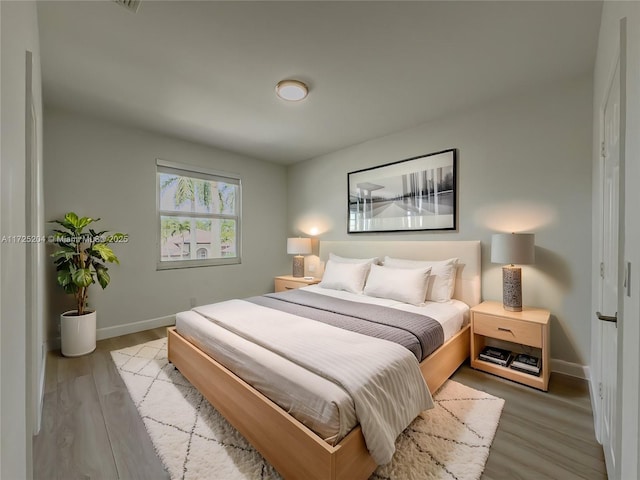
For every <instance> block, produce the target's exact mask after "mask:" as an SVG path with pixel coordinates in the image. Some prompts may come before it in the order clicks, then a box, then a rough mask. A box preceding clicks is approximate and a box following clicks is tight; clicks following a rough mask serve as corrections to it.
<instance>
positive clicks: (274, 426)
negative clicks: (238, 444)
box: [167, 242, 480, 480]
mask: <svg viewBox="0 0 640 480" xmlns="http://www.w3.org/2000/svg"><path fill="white" fill-rule="evenodd" d="M341 244H348V245H341ZM355 244H357V245H359V247H356V248H357V250H356V251H357V252H358V254H357V255H353V254H349V252H350V251H351V249H352V248H354V247H355ZM370 244H373V245H370ZM399 244H400V245H401V246H399ZM436 244H437V245H436ZM425 245H428V246H429V247H428V248H427V249H425ZM392 246H393V248H391V247H392ZM432 246H434V247H437V248H436V249H435V250H436V251H437V252H436V253H433V251H432V250H431V247H432ZM454 246H455V247H454ZM323 247H324V249H323ZM342 247H344V248H342ZM385 247H386V248H385ZM396 248H399V250H396ZM413 249H417V253H416V254H415V255H414V254H412V253H411V252H412V251H413ZM425 250H426V251H425ZM329 251H332V252H335V253H336V254H338V255H341V254H342V255H343V256H358V257H365V256H369V253H367V252H380V253H374V254H373V255H371V256H379V255H389V256H392V257H393V256H397V257H398V258H414V259H430V260H441V259H445V258H450V257H454V256H455V257H458V258H459V259H460V263H461V267H460V269H459V271H458V277H459V278H458V279H457V281H456V290H455V292H454V298H458V299H461V300H464V301H465V303H468V304H469V305H470V306H474V305H476V304H478V303H479V302H480V287H479V285H480V242H324V245H321V252H320V257H321V259H322V258H326V257H324V255H325V254H326V255H328V252H329ZM396 251H397V252H398V254H396V253H394V252H396ZM469 330H470V328H469V325H467V326H465V327H464V328H463V329H462V330H461V331H459V332H458V333H457V334H456V335H454V336H453V337H452V338H450V339H449V340H448V341H447V342H446V343H445V344H444V345H442V346H441V347H440V348H439V349H438V350H436V351H435V352H433V353H432V354H431V355H430V356H429V357H427V358H426V359H425V360H423V361H422V362H421V363H420V369H421V371H422V375H423V376H424V378H425V381H426V382H427V385H428V386H429V389H430V391H431V392H435V391H436V390H437V389H438V388H439V387H440V386H441V385H442V384H443V383H444V382H445V381H446V380H447V379H448V378H449V377H450V376H451V374H453V372H455V370H456V369H457V368H458V367H459V366H460V364H462V362H464V360H465V359H466V358H467V357H468V356H469V346H470V335H469ZM167 336H168V358H169V361H170V362H171V363H173V364H174V366H176V367H177V368H178V370H180V372H181V373H182V374H183V375H184V376H185V377H186V378H187V379H188V380H189V381H190V382H191V384H192V385H193V386H194V387H196V388H197V389H198V390H199V391H200V393H202V394H203V395H204V397H205V398H206V399H207V400H209V402H211V404H212V405H213V406H214V407H215V408H216V409H217V410H218V411H219V412H220V413H221V414H222V415H223V416H224V417H225V418H226V419H227V420H228V421H229V423H231V424H232V425H233V426H234V427H235V428H236V429H237V430H238V431H239V432H240V433H241V434H242V435H243V436H244V437H245V438H246V439H247V440H248V441H249V442H250V443H251V444H252V445H253V446H254V447H255V448H256V450H257V451H259V452H260V453H261V454H262V455H263V456H264V458H265V459H266V460H267V461H268V462H269V463H271V465H273V467H274V468H275V469H276V470H277V471H278V472H279V473H280V474H281V475H282V476H283V477H284V478H285V479H293V480H299V479H305V480H306V479H310V480H358V479H366V478H368V477H369V476H370V475H371V473H373V471H374V470H375V469H376V467H377V465H376V463H375V462H374V460H373V459H372V458H371V456H370V455H369V452H368V450H367V447H366V444H365V441H364V437H363V435H362V431H361V429H360V427H359V426H358V427H356V428H354V429H353V430H352V431H351V432H350V433H349V434H348V435H347V436H346V437H345V438H343V439H342V441H341V442H340V443H338V444H337V445H335V446H332V445H329V444H328V443H326V442H325V441H324V440H322V439H321V438H320V437H319V436H318V435H316V434H315V433H314V432H313V431H311V430H310V429H309V428H307V427H306V426H305V425H303V424H302V423H300V422H299V421H298V420H296V419H295V418H294V417H292V416H291V415H289V414H288V413H287V412H286V411H284V410H283V409H282V408H280V407H279V406H278V405H277V404H275V403H274V402H272V401H271V400H269V399H268V398H267V397H265V396H264V395H263V394H261V393H260V392H259V391H258V390H256V389H255V388H253V387H252V386H251V385H249V384H248V383H246V382H245V381H243V380H242V379H241V378H239V377H237V376H236V375H235V374H233V373H232V372H231V371H229V370H228V369H227V368H226V367H224V366H223V365H221V364H220V363H218V362H217V361H215V360H214V359H213V358H211V357H210V356H209V355H207V354H206V353H204V352H202V351H201V350H200V349H199V348H198V347H196V346H195V345H193V344H192V343H190V342H189V341H187V340H186V339H184V338H183V337H182V336H181V335H180V334H179V333H178V332H177V331H176V329H175V327H170V328H169V330H168V335H167Z"/></svg>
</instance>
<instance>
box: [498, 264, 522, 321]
mask: <svg viewBox="0 0 640 480" xmlns="http://www.w3.org/2000/svg"><path fill="white" fill-rule="evenodd" d="M502 305H503V307H504V309H505V310H508V311H510V312H521V311H522V269H521V268H520V267H514V266H508V267H502Z"/></svg>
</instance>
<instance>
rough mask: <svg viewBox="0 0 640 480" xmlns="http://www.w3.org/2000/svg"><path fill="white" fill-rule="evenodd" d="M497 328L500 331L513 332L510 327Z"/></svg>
mask: <svg viewBox="0 0 640 480" xmlns="http://www.w3.org/2000/svg"><path fill="white" fill-rule="evenodd" d="M498 330H499V331H500V332H509V333H513V332H512V331H511V329H510V328H504V327H498Z"/></svg>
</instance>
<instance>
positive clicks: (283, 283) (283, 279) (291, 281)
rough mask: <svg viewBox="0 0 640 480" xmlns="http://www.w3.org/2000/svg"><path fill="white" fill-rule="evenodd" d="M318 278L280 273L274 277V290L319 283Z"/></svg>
mask: <svg viewBox="0 0 640 480" xmlns="http://www.w3.org/2000/svg"><path fill="white" fill-rule="evenodd" d="M320 280H321V279H320V278H313V279H311V280H305V279H304V278H303V277H294V276H292V275H281V276H279V277H276V278H275V279H274V281H275V285H276V292H284V291H285V290H293V289H295V288H301V287H307V286H309V285H315V284H316V283H320Z"/></svg>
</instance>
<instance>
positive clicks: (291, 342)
mask: <svg viewBox="0 0 640 480" xmlns="http://www.w3.org/2000/svg"><path fill="white" fill-rule="evenodd" d="M194 311H195V312H197V313H198V314H200V315H202V316H203V317H205V318H207V319H208V320H210V321H212V322H214V323H215V324H216V325H219V326H220V327H223V328H224V329H226V330H229V331H231V332H233V333H235V334H236V335H239V336H241V337H243V338H245V339H247V340H250V341H251V342H254V343H256V344H258V345H261V346H262V347H264V348H267V349H269V350H270V351H272V352H274V353H276V354H278V355H281V356H283V357H284V358H287V359H288V360H289V361H291V362H294V363H296V364H298V365H300V366H301V367H303V368H306V369H308V370H310V371H312V372H314V373H315V374H317V375H320V376H322V377H323V378H326V379H328V380H330V381H331V382H333V383H335V384H336V385H338V386H339V387H341V388H342V389H344V390H345V391H347V392H348V394H349V395H350V396H351V398H352V399H353V402H354V405H355V410H356V415H357V417H358V421H359V423H360V426H361V428H362V433H363V435H364V438H365V441H366V444H367V448H368V449H369V452H370V453H371V456H372V457H373V459H374V460H375V461H376V462H377V463H378V464H379V465H382V464H385V463H388V462H389V461H391V457H392V456H393V453H394V451H395V440H396V438H397V436H398V435H399V434H400V433H401V432H402V431H403V430H404V429H405V428H406V427H407V426H408V425H409V424H410V423H411V421H412V420H413V419H414V418H415V417H416V416H417V415H418V414H419V413H420V412H421V411H423V410H426V409H429V408H432V407H433V400H432V398H431V394H430V393H429V390H428V389H427V386H426V384H425V382H424V379H423V377H422V374H421V372H420V368H419V365H418V362H417V360H416V358H415V357H414V356H413V354H411V353H410V352H409V351H408V350H407V349H406V348H404V347H402V346H400V345H397V344H395V343H393V342H388V341H386V340H381V339H377V338H372V337H368V336H366V335H361V334H358V333H355V332H350V331H347V330H342V329H340V328H336V327H333V326H331V325H326V324H324V323H321V322H314V321H309V320H307V319H305V318H302V317H299V316H296V315H292V314H288V313H284V312H280V311H276V310H273V309H270V308H266V307H262V306H259V305H255V304H253V303H249V302H245V301H242V300H230V301H226V302H221V303H217V304H212V305H205V306H202V307H197V308H195V309H194ZM319 344H320V345H322V348H317V347H318V345H319Z"/></svg>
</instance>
